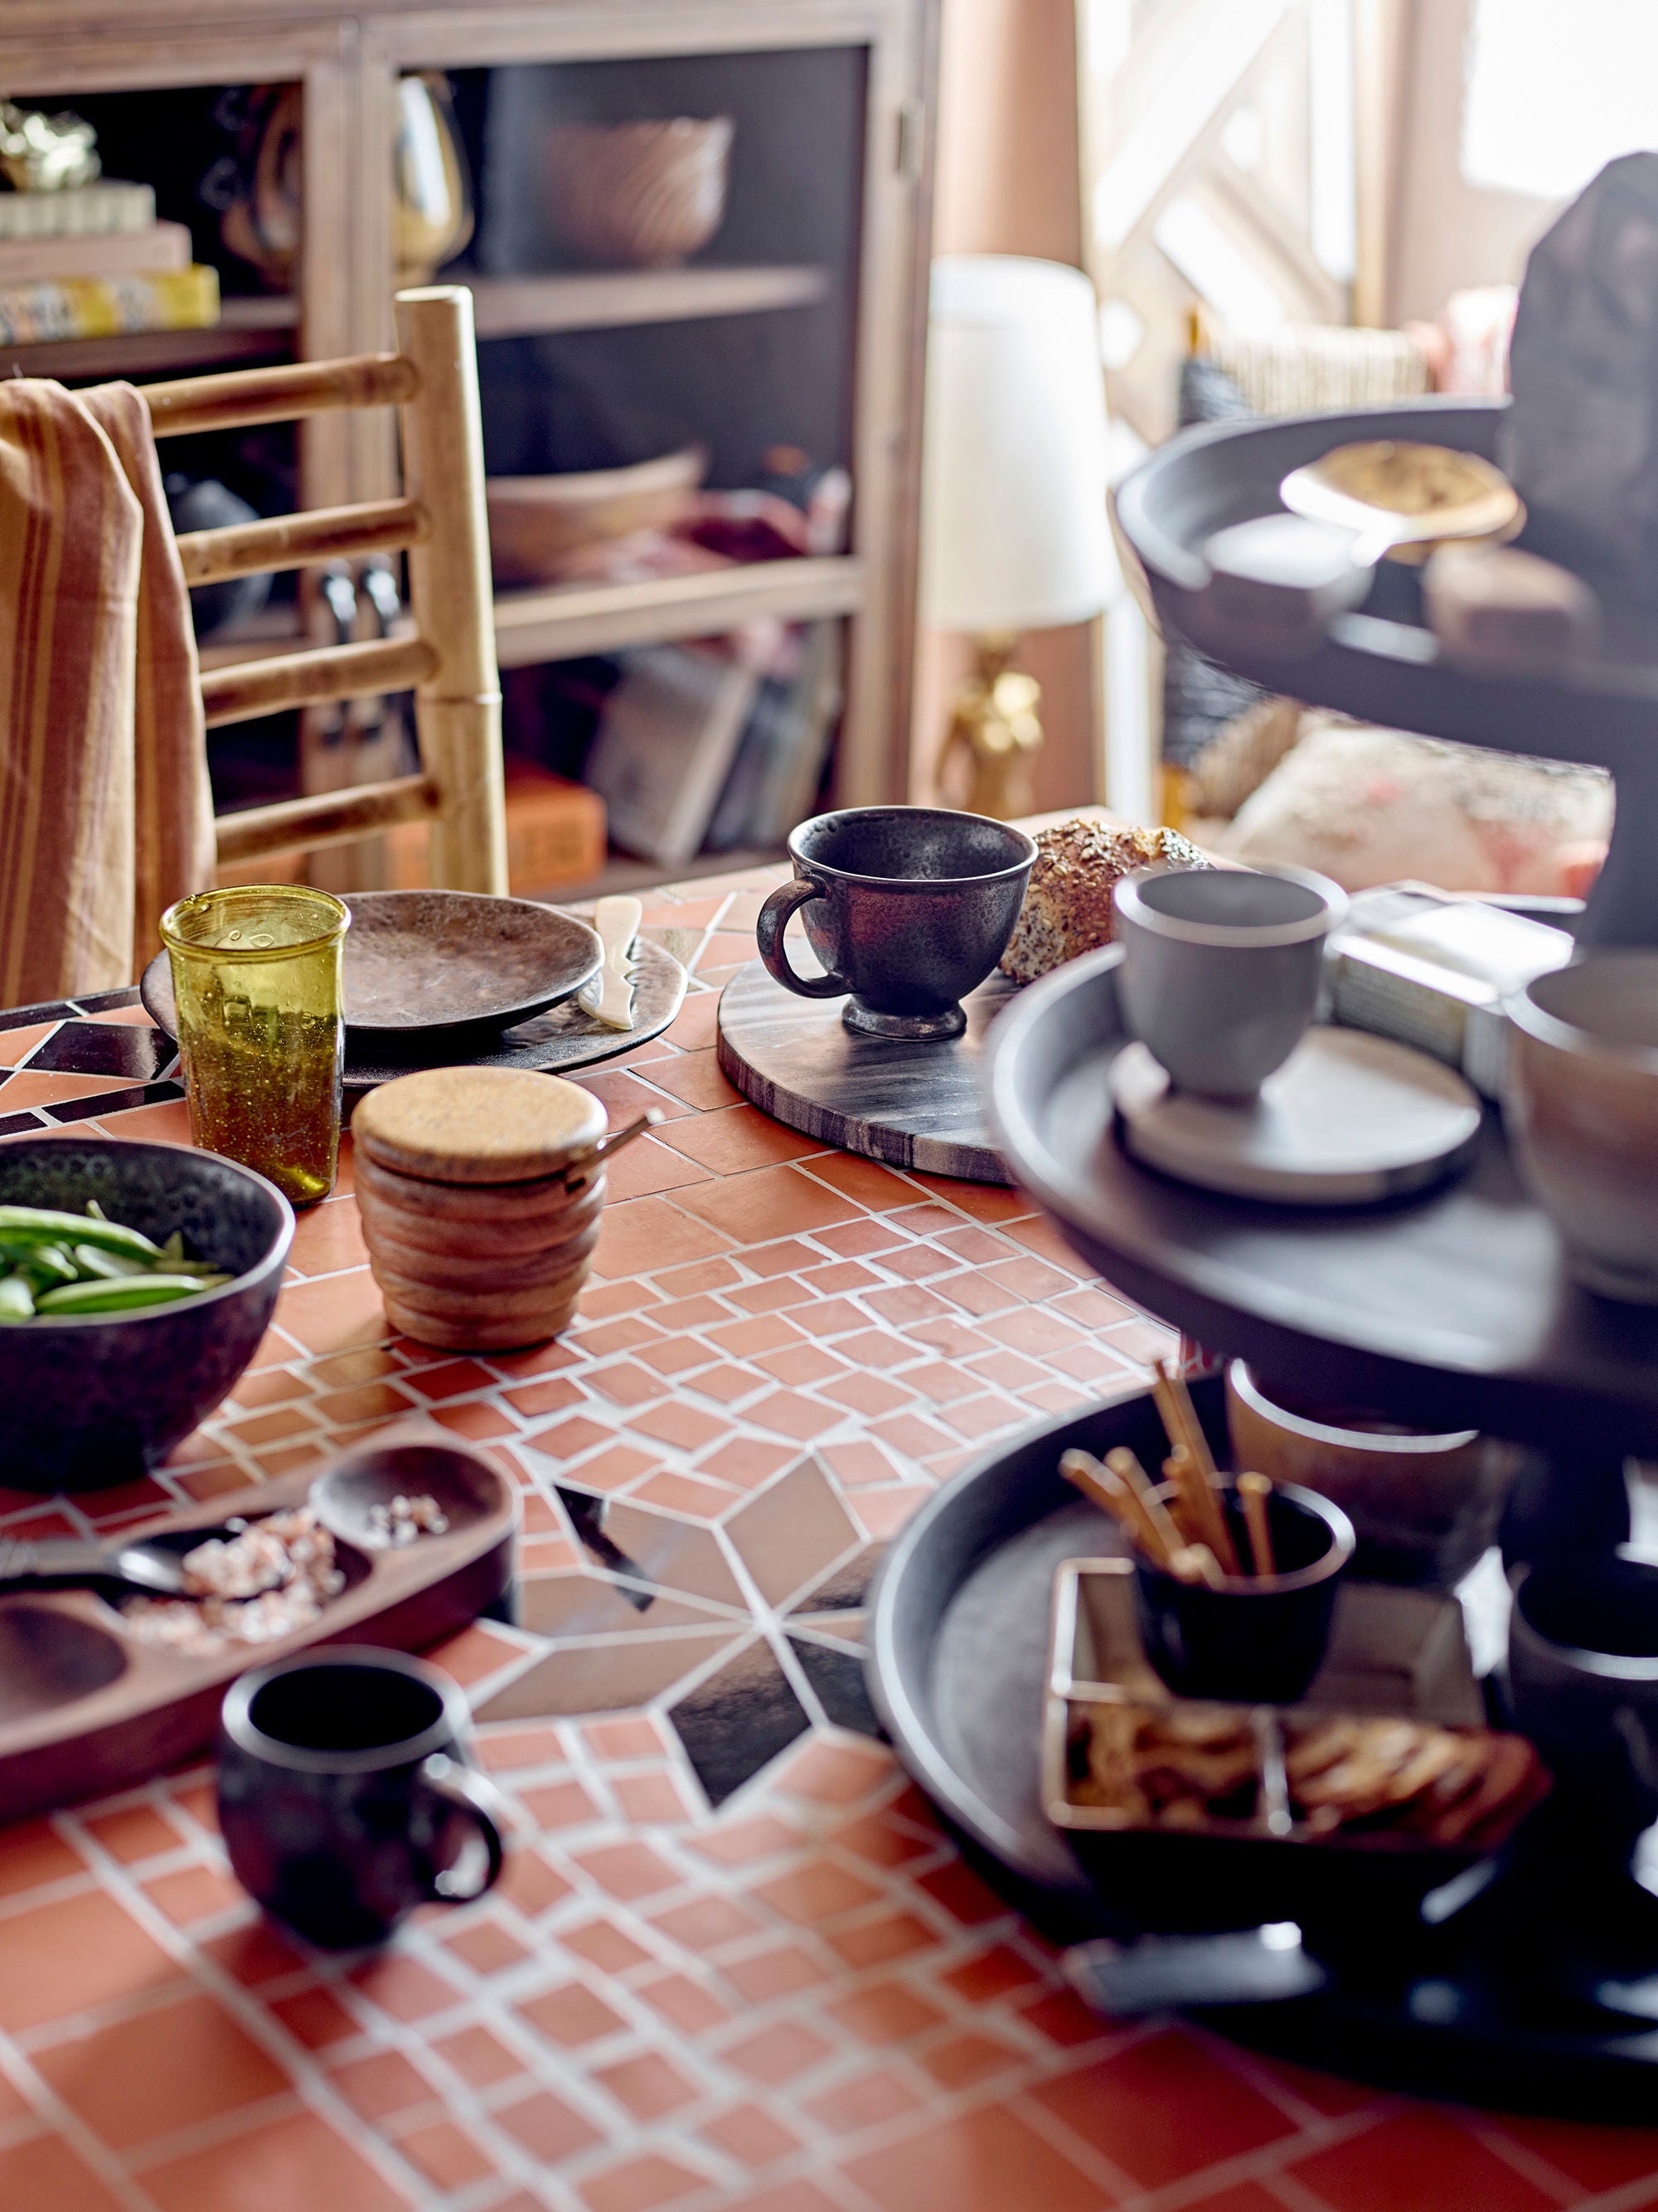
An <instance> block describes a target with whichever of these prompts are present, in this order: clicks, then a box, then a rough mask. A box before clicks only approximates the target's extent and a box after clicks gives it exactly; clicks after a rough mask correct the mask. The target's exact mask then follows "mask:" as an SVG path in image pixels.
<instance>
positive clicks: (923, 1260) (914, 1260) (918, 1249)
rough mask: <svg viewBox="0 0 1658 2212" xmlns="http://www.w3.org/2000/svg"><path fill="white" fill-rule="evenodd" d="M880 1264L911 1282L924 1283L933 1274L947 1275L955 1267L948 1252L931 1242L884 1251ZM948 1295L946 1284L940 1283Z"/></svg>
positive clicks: (905, 1245)
mask: <svg viewBox="0 0 1658 2212" xmlns="http://www.w3.org/2000/svg"><path fill="white" fill-rule="evenodd" d="M881 1265H882V1266H883V1267H890V1268H891V1270H892V1272H893V1273H894V1274H895V1275H903V1276H905V1277H906V1278H907V1279H908V1280H909V1281H910V1282H912V1283H925V1282H926V1281H927V1280H929V1279H930V1278H932V1276H935V1275H940V1276H944V1275H949V1274H950V1273H952V1271H953V1270H954V1268H955V1267H956V1262H955V1261H954V1260H952V1259H951V1258H950V1255H949V1253H948V1252H940V1251H938V1249H936V1247H934V1246H933V1245H931V1244H904V1245H901V1246H900V1247H899V1248H898V1249H897V1250H896V1252H884V1253H883V1254H882V1255H881ZM940 1287H941V1288H943V1289H944V1291H945V1295H946V1296H948V1295H949V1291H948V1285H940Z"/></svg>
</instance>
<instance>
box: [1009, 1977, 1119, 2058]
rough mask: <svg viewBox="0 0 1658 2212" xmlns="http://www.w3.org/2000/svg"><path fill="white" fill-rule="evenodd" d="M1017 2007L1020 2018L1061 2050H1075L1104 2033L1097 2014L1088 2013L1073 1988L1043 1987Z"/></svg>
mask: <svg viewBox="0 0 1658 2212" xmlns="http://www.w3.org/2000/svg"><path fill="white" fill-rule="evenodd" d="M1017 2009H1018V2013H1019V2016H1020V2018H1021V2019H1022V2020H1025V2021H1029V2023H1030V2025H1031V2027H1035V2028H1037V2029H1040V2031H1041V2032H1042V2034H1044V2035H1045V2036H1047V2037H1048V2040H1049V2041H1050V2042H1052V2043H1057V2044H1058V2045H1060V2048H1061V2049H1062V2050H1066V2051H1075V2050H1079V2049H1081V2047H1082V2046H1083V2045H1084V2044H1089V2043H1097V2042H1099V2040H1100V2039H1101V2038H1102V2036H1103V2035H1104V2033H1105V2032H1106V2030H1105V2023H1104V2022H1103V2021H1102V2020H1101V2018H1100V2016H1099V2015H1098V2014H1097V2013H1096V2012H1090V2010H1089V2008H1088V2007H1087V2006H1086V2005H1085V2004H1084V2002H1083V2001H1082V1999H1081V1998H1080V1997H1079V1996H1077V1994H1076V1992H1075V1991H1074V1990H1046V1991H1045V1992H1044V1993H1043V1994H1042V1996H1038V1997H1033V1998H1032V1999H1031V2000H1030V2002H1029V2003H1028V2004H1027V2003H1023V2002H1022V2003H1021V2004H1020V2005H1019V2006H1018V2008H1017Z"/></svg>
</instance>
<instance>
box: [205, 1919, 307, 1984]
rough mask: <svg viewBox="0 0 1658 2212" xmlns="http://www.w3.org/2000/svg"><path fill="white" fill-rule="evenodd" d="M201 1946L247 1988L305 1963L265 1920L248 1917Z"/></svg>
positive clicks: (270, 1979) (271, 1980) (277, 1976)
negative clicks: (240, 1926) (244, 1924)
mask: <svg viewBox="0 0 1658 2212" xmlns="http://www.w3.org/2000/svg"><path fill="white" fill-rule="evenodd" d="M200 1948H201V1950H202V1951H203V1954H205V1955H206V1956H207V1957H208V1958H210V1959H212V1960H216V1962H217V1963H218V1964H219V1965H220V1966H222V1967H223V1968H224V1970H225V1972H226V1973H228V1974H229V1975H231V1976H233V1977H234V1979H235V1980H237V1981H239V1982H240V1983H241V1984H242V1985H243V1987H244V1988H246V1989H250V1990H252V1989H258V1987H259V1986H260V1984H262V1983H264V1982H274V1981H276V1980H277V1979H278V1978H280V1977H282V1975H284V1974H291V1973H293V1972H295V1970H296V1969H297V1968H299V1967H300V1966H303V1965H304V1963H305V1961H304V1960H303V1959H302V1958H301V1955H300V1954H299V1953H298V1952H297V1951H296V1950H295V1949H294V1948H292V1946H291V1945H289V1944H288V1943H285V1942H283V1941H282V1937H281V1936H278V1935H277V1933H276V1929H274V1928H273V1927H271V1925H270V1923H269V1922H268V1921H265V1920H253V1921H250V1922H249V1923H248V1924H247V1925H246V1927H245V1928H235V1929H232V1930H231V1932H230V1933H229V1934H228V1936H214V1937H212V1938H211V1939H210V1941H209V1942H204V1943H203V1944H201V1946H200Z"/></svg>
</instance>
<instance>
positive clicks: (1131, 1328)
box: [1105, 1321, 1180, 1367]
mask: <svg viewBox="0 0 1658 2212" xmlns="http://www.w3.org/2000/svg"><path fill="white" fill-rule="evenodd" d="M1105 1341H1106V1343H1107V1344H1108V1346H1109V1347H1110V1348H1111V1350H1112V1351H1113V1352H1121V1354H1122V1356H1123V1358H1125V1359H1131V1360H1133V1361H1134V1362H1135V1363H1136V1364H1138V1365H1139V1366H1142V1367H1150V1366H1151V1364H1153V1362H1154V1361H1156V1360H1159V1359H1172V1358H1174V1357H1175V1353H1176V1352H1178V1350H1179V1348H1180V1339H1179V1338H1178V1337H1177V1336H1176V1335H1175V1332H1174V1330H1173V1329H1172V1328H1163V1326H1162V1325H1161V1324H1160V1323H1159V1322H1154V1321H1131V1322H1124V1323H1123V1325H1122V1327H1121V1328H1114V1329H1113V1330H1112V1332H1111V1334H1110V1335H1109V1336H1108V1337H1107V1338H1106V1340H1105Z"/></svg>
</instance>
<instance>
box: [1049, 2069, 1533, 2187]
mask: <svg viewBox="0 0 1658 2212" xmlns="http://www.w3.org/2000/svg"><path fill="white" fill-rule="evenodd" d="M1030 2093H1031V2095H1032V2096H1033V2097H1034V2098H1035V2100H1036V2101H1037V2102H1038V2103H1039V2104H1041V2105H1042V2106H1043V2107H1044V2108H1045V2109H1046V2110H1047V2111H1048V2112H1051V2113H1053V2114H1054V2118H1056V2119H1060V2120H1063V2121H1064V2122H1065V2124H1066V2126H1067V2127H1070V2128H1072V2129H1073V2130H1075V2131H1076V2133H1077V2134H1078V2135H1079V2136H1081V2137H1082V2138H1083V2140H1084V2142H1089V2143H1091V2144H1092V2145H1093V2146H1094V2148H1096V2150H1098V2151H1101V2152H1102V2153H1103V2154H1105V2156H1106V2157H1107V2158H1108V2159H1109V2160H1111V2161H1112V2163H1113V2165H1114V2166H1118V2167H1120V2168H1121V2171H1122V2172H1125V2173H1127V2174H1129V2175H1130V2176H1132V2178H1133V2179H1134V2180H1136V2181H1137V2182H1139V2184H1140V2185H1142V2186H1143V2187H1145V2188H1147V2189H1161V2188H1163V2187H1165V2186H1166V2185H1168V2184H1169V2182H1171V2181H1177V2180H1183V2179H1185V2178H1186V2177H1187V2175H1188V2174H1193V2173H1198V2172H1201V2171H1202V2169H1203V2168H1204V2167H1205V2166H1214V2165H1217V2164H1218V2163H1219V2161H1220V2160H1222V2159H1226V2158H1237V2157H1240V2156H1241V2155H1242V2154H1243V2153H1244V2152H1245V2151H1251V2150H1259V2149H1260V2148H1262V2147H1263V2146H1264V2145H1266V2144H1267V2143H1270V2142H1279V2141H1281V2140H1282V2139H1283V2138H1284V2136H1290V2135H1292V2134H1293V2133H1294V2132H1295V2128H1294V2124H1293V2123H1292V2122H1291V2121H1290V2120H1289V2119H1287V2118H1285V2117H1284V2113H1283V2112H1280V2111H1279V2109H1278V2106H1276V2105H1273V2104H1270V2103H1269V2102H1268V2101H1267V2100H1266V2098H1265V2097H1263V2096H1262V2095H1260V2093H1259V2092H1258V2091H1257V2090H1255V2089H1253V2088H1252V2087H1250V2086H1249V2085H1248V2082H1246V2081H1242V2080H1241V2079H1240V2078H1239V2077H1238V2076H1237V2075H1236V2074H1234V2073H1232V2072H1231V2071H1230V2069H1228V2068H1227V2067H1225V2066H1224V2065H1222V2064H1221V2063H1220V2062H1219V2061H1218V2060H1217V2059H1215V2058H1214V2057H1212V2056H1211V2055H1210V2053H1209V2052H1208V2051H1206V2049H1205V2048H1204V2047H1203V2046H1202V2045H1200V2044H1199V2043H1197V2042H1196V2041H1194V2040H1193V2038H1191V2037H1190V2036H1188V2035H1187V2034H1185V2033H1183V2032H1181V2031H1179V2030H1171V2031H1169V2032H1168V2033H1164V2034H1162V2035H1155V2036H1152V2037H1150V2038H1149V2039H1147V2040H1146V2041H1145V2042H1143V2043H1137V2044H1134V2045H1131V2047H1130V2048H1129V2049H1128V2050H1127V2051H1118V2052H1116V2053H1114V2055H1112V2056H1111V2057H1105V2058H1099V2059H1095V2060H1093V2061H1091V2062H1090V2063H1087V2064H1085V2065H1083V2066H1079V2067H1077V2068H1075V2069H1072V2072H1070V2073H1068V2074H1065V2075H1060V2076H1059V2077H1058V2078H1057V2079H1055V2080H1053V2081H1044V2082H1042V2083H1040V2084H1038V2085H1037V2086H1036V2087H1035V2088H1034V2089H1033V2090H1032V2091H1031V2092H1030ZM1310 2185H1311V2186H1312V2187H1313V2188H1315V2189H1316V2188H1317V2187H1318V2184H1317V2183H1316V2182H1311V2183H1310ZM1376 2201H1377V2203H1378V2206H1380V2204H1381V2203H1391V2202H1392V2200H1391V2199H1386V2198H1383V2199H1378V2200H1376ZM1452 2201H1453V2200H1450V2199H1448V2200H1447V2205H1449V2203H1451V2202H1452ZM1455 2201H1456V2202H1457V2203H1461V2202H1463V2201H1465V2200H1463V2199H1461V2198H1459V2199H1457V2200H1455ZM1517 2201H1518V2200H1516V2202H1517ZM1418 2202H1420V2200H1418ZM1344 2212H1345V2207H1344ZM1355 2212H1357V2208H1355ZM1413 2212H1415V2208H1413ZM1422 2212H1426V2206H1425V2204H1424V2205H1423V2208H1422ZM1492 2212H1496V2207H1495V2205H1493V2207H1492Z"/></svg>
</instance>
